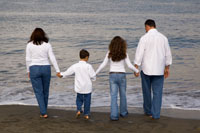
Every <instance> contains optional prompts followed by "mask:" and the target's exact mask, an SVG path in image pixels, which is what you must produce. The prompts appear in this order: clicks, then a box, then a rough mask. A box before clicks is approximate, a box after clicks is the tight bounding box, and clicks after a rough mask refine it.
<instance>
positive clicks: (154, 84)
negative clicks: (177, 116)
mask: <svg viewBox="0 0 200 133" xmlns="http://www.w3.org/2000/svg"><path fill="white" fill-rule="evenodd" d="M141 78H142V91H143V101H144V104H143V108H144V113H145V114H147V115H152V117H153V118H155V119H159V118H160V110H161V106H162V92H163V83H164V76H163V75H161V76H148V75H145V74H144V73H143V71H141ZM151 88H152V91H153V98H152V94H151Z"/></svg>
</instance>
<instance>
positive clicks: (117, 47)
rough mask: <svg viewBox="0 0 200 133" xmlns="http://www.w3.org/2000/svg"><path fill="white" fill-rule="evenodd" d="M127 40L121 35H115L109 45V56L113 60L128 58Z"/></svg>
mask: <svg viewBox="0 0 200 133" xmlns="http://www.w3.org/2000/svg"><path fill="white" fill-rule="evenodd" d="M126 49H127V44H126V41H125V40H124V39H123V38H121V37H120V36H115V37H114V38H113V39H112V40H111V42H110V45H109V51H110V53H109V55H108V58H111V59H112V61H120V60H123V59H125V58H126Z"/></svg>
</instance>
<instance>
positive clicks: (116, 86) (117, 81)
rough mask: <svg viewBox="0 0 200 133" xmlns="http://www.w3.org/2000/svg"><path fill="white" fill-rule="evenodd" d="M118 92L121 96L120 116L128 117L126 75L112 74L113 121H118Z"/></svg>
mask: <svg viewBox="0 0 200 133" xmlns="http://www.w3.org/2000/svg"><path fill="white" fill-rule="evenodd" d="M118 92H119V96H120V116H122V117H125V116H127V115H128V110H127V100H126V74H125V73H111V74H110V95H111V114H110V119H111V120H118V119H119V113H118V104H117V100H118Z"/></svg>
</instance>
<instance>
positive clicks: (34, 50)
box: [26, 42, 60, 72]
mask: <svg viewBox="0 0 200 133" xmlns="http://www.w3.org/2000/svg"><path fill="white" fill-rule="evenodd" d="M49 58H50V60H51V63H52V64H53V66H54V68H55V70H56V72H60V69H59V67H58V64H57V61H56V58H55V56H54V53H53V51H52V47H51V44H50V43H46V42H43V43H42V44H41V45H35V44H33V42H29V43H28V44H27V47H26V67H27V72H29V67H30V66H33V65H50V62H49Z"/></svg>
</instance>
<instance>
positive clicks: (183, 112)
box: [0, 104, 200, 120]
mask: <svg viewBox="0 0 200 133" xmlns="http://www.w3.org/2000/svg"><path fill="white" fill-rule="evenodd" d="M2 106H27V107H38V105H23V104H9V105H0V107H2ZM48 109H54V110H63V111H76V107H75V106H73V107H66V106H52V105H50V106H48ZM92 112H96V113H98V112H99V113H110V107H109V106H98V107H91V113H92ZM128 112H129V113H131V114H139V115H141V114H144V113H143V108H142V107H128ZM162 116H164V117H170V118H179V119H194V120H200V110H190V109H179V108H162V109H161V117H162Z"/></svg>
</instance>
